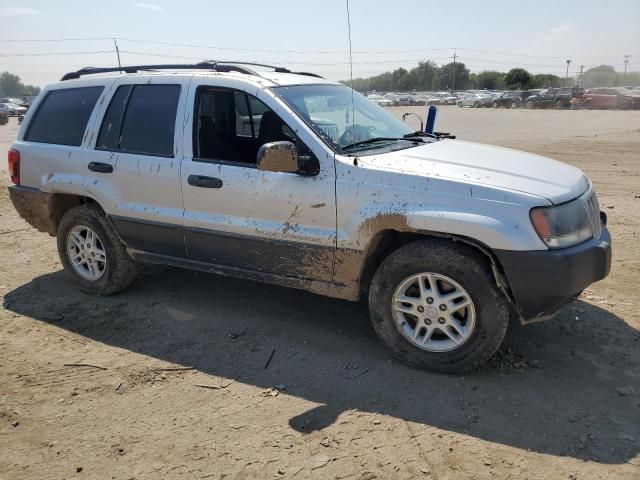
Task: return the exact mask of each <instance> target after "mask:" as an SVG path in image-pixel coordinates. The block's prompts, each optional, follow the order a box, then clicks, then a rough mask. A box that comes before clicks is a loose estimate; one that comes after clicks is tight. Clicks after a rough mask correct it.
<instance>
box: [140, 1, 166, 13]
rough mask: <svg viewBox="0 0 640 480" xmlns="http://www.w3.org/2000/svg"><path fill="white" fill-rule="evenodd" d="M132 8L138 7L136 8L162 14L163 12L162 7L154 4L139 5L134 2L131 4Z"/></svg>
mask: <svg viewBox="0 0 640 480" xmlns="http://www.w3.org/2000/svg"><path fill="white" fill-rule="evenodd" d="M133 6H134V7H138V8H144V9H146V10H152V11H154V12H158V13H160V12H162V11H164V8H163V7H162V5H158V4H156V3H140V2H136V3H134V4H133Z"/></svg>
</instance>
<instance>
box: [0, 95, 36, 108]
mask: <svg viewBox="0 0 640 480" xmlns="http://www.w3.org/2000/svg"><path fill="white" fill-rule="evenodd" d="M0 103H10V104H12V105H17V106H18V107H24V108H26V109H27V110H29V107H30V106H31V104H30V103H29V102H25V101H24V100H22V99H20V98H14V97H4V98H0Z"/></svg>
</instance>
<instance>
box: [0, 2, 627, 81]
mask: <svg viewBox="0 0 640 480" xmlns="http://www.w3.org/2000/svg"><path fill="white" fill-rule="evenodd" d="M349 6H350V18H351V40H352V49H353V75H354V78H357V77H368V76H371V75H375V74H378V73H382V72H384V71H389V70H393V69H395V68H398V67H404V68H407V69H408V68H412V67H414V66H416V65H417V64H418V62H419V61H424V60H433V61H434V62H436V63H437V64H439V65H440V64H444V63H448V62H450V61H452V57H453V55H454V52H455V53H456V57H457V60H458V61H461V62H464V63H465V64H466V65H467V67H469V68H470V70H471V71H472V72H479V71H482V70H487V69H495V70H500V71H508V70H509V69H511V68H513V67H516V66H519V67H523V68H526V69H528V70H529V71H531V72H533V73H554V74H556V75H561V76H563V75H564V74H565V69H566V60H567V59H570V60H571V64H570V66H569V67H570V69H569V75H575V74H576V72H577V71H578V70H579V68H580V65H585V69H587V68H589V67H591V66H596V65H600V64H603V63H605V64H609V65H613V66H614V67H615V68H616V70H619V71H623V70H624V65H623V61H624V55H631V57H630V59H629V65H628V68H629V71H638V70H640V0H610V1H609V2H603V1H602V0H597V1H593V0H554V1H549V0H537V1H536V2H533V3H530V4H528V5H525V4H524V2H514V1H513V0H494V1H491V2H479V1H477V0H472V1H465V0H458V1H456V2H451V3H448V2H441V1H438V2H436V1H433V0H423V1H417V0H395V1H393V2H390V1H380V0H350V1H349ZM0 22H2V28H1V29H0V71H5V70H8V71H11V72H12V73H16V74H18V75H19V76H20V77H21V78H22V80H23V81H24V82H25V83H27V84H33V85H39V86H44V85H46V84H48V83H51V82H54V81H57V80H58V79H59V78H60V77H61V76H62V75H63V74H64V73H66V72H68V71H73V70H76V69H78V68H81V67H85V66H116V65H117V57H116V53H115V48H114V41H113V38H116V39H117V43H118V46H119V49H120V56H121V61H122V64H123V65H133V64H136V65H137V64H153V63H156V64H157V63H191V62H197V61H200V60H205V59H213V60H244V61H254V62H256V61H260V62H266V63H273V64H277V65H283V66H287V67H289V68H291V69H292V70H304V71H312V72H315V73H319V74H320V75H323V76H325V77H327V78H329V79H332V80H344V79H348V78H349V75H350V72H349V42H348V29H347V9H346V0H322V1H318V0H316V1H313V2H309V1H303V0H299V1H285V0H269V1H262V0H235V1H229V0H226V1H219V0H181V1H176V0H172V1H170V0H143V1H135V0H134V1H132V0H108V1H104V0H102V1H94V0H65V1H63V0H0ZM33 40H38V41H33Z"/></svg>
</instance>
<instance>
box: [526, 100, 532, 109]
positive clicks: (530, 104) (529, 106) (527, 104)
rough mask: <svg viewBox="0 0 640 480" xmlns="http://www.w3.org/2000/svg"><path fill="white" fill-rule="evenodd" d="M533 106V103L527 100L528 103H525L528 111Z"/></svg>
mask: <svg viewBox="0 0 640 480" xmlns="http://www.w3.org/2000/svg"><path fill="white" fill-rule="evenodd" d="M533 106H534V104H533V102H532V101H531V100H529V101H528V102H527V103H526V107H527V108H528V109H529V110H531V109H532V108H533Z"/></svg>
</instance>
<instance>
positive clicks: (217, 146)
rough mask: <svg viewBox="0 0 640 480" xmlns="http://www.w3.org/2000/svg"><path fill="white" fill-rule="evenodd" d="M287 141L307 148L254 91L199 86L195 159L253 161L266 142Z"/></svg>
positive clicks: (195, 120) (301, 148) (299, 147)
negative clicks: (251, 93)
mask: <svg viewBox="0 0 640 480" xmlns="http://www.w3.org/2000/svg"><path fill="white" fill-rule="evenodd" d="M276 141H289V142H292V143H294V144H295V145H296V146H297V147H298V152H299V153H300V154H303V153H304V152H305V151H307V150H308V149H307V148H306V147H305V146H304V144H303V143H302V142H301V141H300V139H299V138H298V137H297V135H295V133H294V132H293V130H291V128H289V126H288V125H286V124H285V123H284V121H283V120H282V119H281V118H280V116H279V115H277V114H276V113H275V112H274V111H273V110H271V109H270V108H269V107H268V106H267V105H265V104H264V103H263V102H261V101H260V100H258V99H257V98H256V97H254V96H253V95H249V94H248V93H245V92H242V91H239V90H231V89H224V88H219V89H218V88H212V87H201V88H200V89H199V91H198V94H197V96H196V105H195V112H194V131H193V151H194V157H195V158H196V159H197V160H201V161H206V160H216V161H228V162H236V163H241V164H247V165H255V164H256V161H257V154H258V150H259V149H260V147H261V146H262V145H264V144H265V143H269V142H276Z"/></svg>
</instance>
